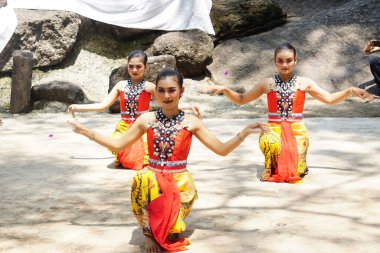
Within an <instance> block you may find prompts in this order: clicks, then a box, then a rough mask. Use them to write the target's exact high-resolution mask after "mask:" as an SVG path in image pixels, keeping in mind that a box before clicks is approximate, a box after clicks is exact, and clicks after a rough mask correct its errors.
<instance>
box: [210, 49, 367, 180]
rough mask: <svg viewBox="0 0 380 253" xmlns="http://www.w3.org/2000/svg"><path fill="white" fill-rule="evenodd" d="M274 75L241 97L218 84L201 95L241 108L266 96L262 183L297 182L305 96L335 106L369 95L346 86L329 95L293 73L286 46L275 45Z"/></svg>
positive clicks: (301, 172)
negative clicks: (267, 129)
mask: <svg viewBox="0 0 380 253" xmlns="http://www.w3.org/2000/svg"><path fill="white" fill-rule="evenodd" d="M274 62H275V65H276V68H277V71H278V74H277V75H276V76H275V77H274V78H267V79H264V80H262V81H260V82H259V83H258V84H256V85H255V86H254V87H253V88H252V89H250V90H248V91H246V92H244V93H243V94H240V93H237V92H234V91H232V90H230V89H229V88H227V87H225V86H221V85H211V86H209V87H208V88H207V89H206V90H205V92H207V93H209V94H211V95H217V94H219V93H223V94H224V95H225V96H226V97H227V98H228V99H229V100H231V101H232V102H234V103H236V104H238V105H243V104H247V103H249V102H251V101H253V100H256V99H257V98H259V97H260V96H261V95H263V94H266V95H267V99H268V124H269V127H270V128H271V132H270V133H269V134H262V135H261V136H260V148H261V150H262V152H263V154H264V156H265V168H264V172H263V174H262V176H261V180H263V181H271V182H289V183H294V182H298V181H300V180H301V179H302V177H303V176H305V175H306V174H307V173H308V168H307V165H306V154H307V149H308V146H309V138H308V135H307V131H306V127H305V125H304V123H303V122H302V118H303V116H302V113H303V108H304V103H305V94H306V93H308V94H310V95H311V96H312V97H314V98H316V99H318V100H319V101H321V102H322V103H325V104H337V103H340V102H342V101H344V100H345V99H347V98H349V97H351V96H352V95H353V94H354V95H356V96H358V97H360V98H362V99H366V100H371V99H373V98H374V97H373V95H371V94H369V93H368V92H366V91H365V90H363V89H359V88H356V87H350V88H347V89H345V90H342V91H338V92H335V93H329V92H327V91H326V90H324V89H322V88H321V87H319V86H318V85H317V84H316V83H315V82H314V81H313V80H311V79H309V78H306V77H299V76H296V75H295V74H294V69H295V66H296V63H297V53H296V49H295V48H294V47H293V46H292V45H291V44H289V43H283V44H281V45H280V46H278V47H277V48H276V50H275V53H274Z"/></svg>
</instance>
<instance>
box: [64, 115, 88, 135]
mask: <svg viewBox="0 0 380 253" xmlns="http://www.w3.org/2000/svg"><path fill="white" fill-rule="evenodd" d="M67 123H68V124H69V125H70V126H71V128H72V130H73V131H74V132H75V133H77V134H83V133H84V132H85V130H86V129H87V128H86V127H85V126H84V125H82V124H80V123H79V122H78V120H77V119H71V120H68V121H67Z"/></svg>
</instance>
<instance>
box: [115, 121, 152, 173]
mask: <svg viewBox="0 0 380 253" xmlns="http://www.w3.org/2000/svg"><path fill="white" fill-rule="evenodd" d="M132 124H133V122H126V121H124V120H120V121H119V122H118V123H117V125H116V129H115V132H114V133H113V135H112V137H114V138H120V137H121V136H122V135H123V134H124V133H125V132H126V131H127V130H128V128H129V127H130V126H131V125H132ZM114 155H115V158H116V161H115V162H116V163H117V162H119V163H120V164H121V165H122V166H123V168H126V169H132V170H141V169H142V168H143V167H144V166H146V165H147V164H149V156H148V145H147V138H146V134H144V135H143V136H142V137H141V138H140V139H138V140H137V141H136V142H135V143H133V145H132V146H130V147H128V148H126V149H124V150H123V151H120V152H119V153H114Z"/></svg>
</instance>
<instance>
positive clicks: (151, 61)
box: [108, 55, 176, 113]
mask: <svg viewBox="0 0 380 253" xmlns="http://www.w3.org/2000/svg"><path fill="white" fill-rule="evenodd" d="M164 69H176V59H175V57H174V56H172V55H159V56H150V57H148V62H147V69H146V72H145V80H147V81H149V82H152V83H155V81H156V77H157V74H158V73H159V72H160V71H162V70H164ZM129 78H130V75H129V74H128V65H127V64H123V65H122V66H120V67H119V68H116V69H114V70H112V73H111V75H110V77H109V89H108V92H111V90H112V88H113V87H114V86H115V84H117V83H118V82H120V81H122V80H127V79H129ZM109 111H110V112H111V113H119V112H120V106H119V101H117V102H115V103H114V104H113V105H112V106H111V107H110V108H109Z"/></svg>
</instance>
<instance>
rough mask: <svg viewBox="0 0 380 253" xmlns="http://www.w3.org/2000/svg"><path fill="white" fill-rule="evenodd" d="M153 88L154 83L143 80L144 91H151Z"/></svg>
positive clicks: (154, 87)
mask: <svg viewBox="0 0 380 253" xmlns="http://www.w3.org/2000/svg"><path fill="white" fill-rule="evenodd" d="M154 89H156V85H155V84H154V83H152V82H149V81H146V82H145V90H146V91H149V92H150V91H152V90H154Z"/></svg>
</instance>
